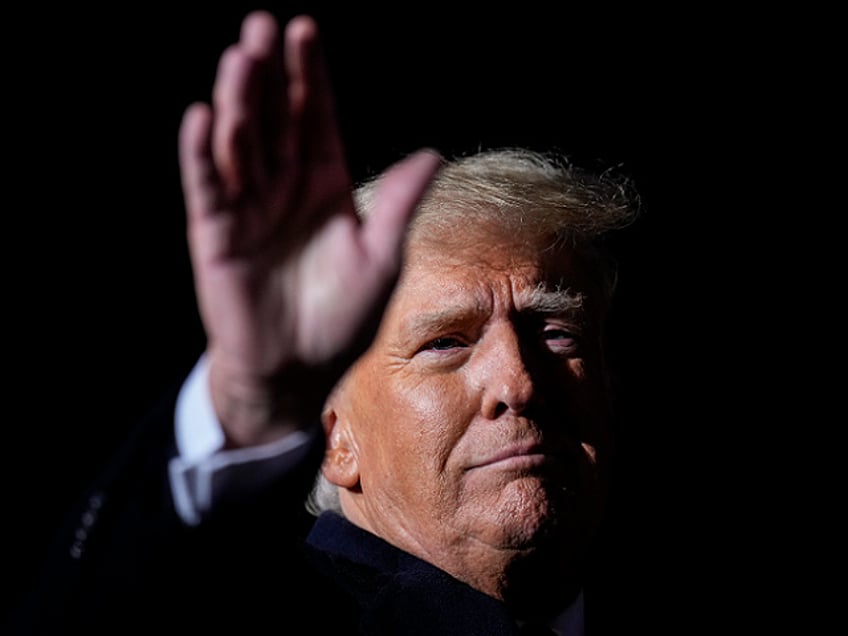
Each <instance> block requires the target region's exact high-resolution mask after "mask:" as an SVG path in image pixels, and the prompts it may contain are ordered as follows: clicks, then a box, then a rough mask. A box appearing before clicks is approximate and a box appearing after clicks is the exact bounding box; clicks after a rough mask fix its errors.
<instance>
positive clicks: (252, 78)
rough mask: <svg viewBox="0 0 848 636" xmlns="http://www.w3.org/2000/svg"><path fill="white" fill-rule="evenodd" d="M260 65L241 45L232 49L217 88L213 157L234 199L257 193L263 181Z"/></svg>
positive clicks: (226, 54)
mask: <svg viewBox="0 0 848 636" xmlns="http://www.w3.org/2000/svg"><path fill="white" fill-rule="evenodd" d="M260 66H261V65H260V63H258V62H257V61H256V60H254V59H253V58H252V57H251V56H250V55H248V54H247V53H246V51H245V50H244V49H243V48H242V47H241V46H240V45H234V46H231V47H230V48H228V49H227V50H226V51H225V52H224V54H223V55H222V56H221V60H220V63H219V65H218V74H217V77H216V79H215V85H214V88H213V93H212V103H213V107H214V113H215V118H214V121H213V127H212V155H213V157H214V159H215V163H216V165H217V168H218V172H219V174H220V176H221V181H222V183H223V184H224V187H225V190H226V192H227V194H228V196H229V197H230V198H231V200H235V199H237V198H239V197H241V196H243V195H244V194H245V193H247V192H249V191H250V190H251V189H254V190H255V189H256V188H257V187H259V183H261V181H262V178H263V175H262V172H261V167H260V166H261V152H260V150H259V145H260V144H259V142H258V139H257V137H258V134H259V133H258V126H257V123H256V121H255V119H256V111H257V108H258V104H259V102H260V96H261V95H260V94H259V93H260V91H259V86H260V77H259V75H260V73H261V69H260Z"/></svg>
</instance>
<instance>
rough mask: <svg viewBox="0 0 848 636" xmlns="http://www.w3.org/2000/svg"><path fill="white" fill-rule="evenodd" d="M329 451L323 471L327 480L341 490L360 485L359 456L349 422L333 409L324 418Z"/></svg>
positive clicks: (322, 466)
mask: <svg viewBox="0 0 848 636" xmlns="http://www.w3.org/2000/svg"><path fill="white" fill-rule="evenodd" d="M321 419H322V422H323V425H324V434H325V435H326V439H327V450H326V451H325V453H324V461H323V463H322V464H321V471H322V472H323V473H324V477H326V478H327V480H328V481H329V482H330V483H332V484H334V485H336V486H339V487H340V488H355V487H356V486H357V485H358V484H359V456H358V453H357V448H356V443H355V440H354V439H353V436H352V435H351V431H350V426H349V425H348V423H347V420H345V419H344V418H340V417H339V416H338V414H337V413H336V412H335V411H334V410H333V409H332V408H329V409H326V410H325V411H324V414H323V416H322V418H321Z"/></svg>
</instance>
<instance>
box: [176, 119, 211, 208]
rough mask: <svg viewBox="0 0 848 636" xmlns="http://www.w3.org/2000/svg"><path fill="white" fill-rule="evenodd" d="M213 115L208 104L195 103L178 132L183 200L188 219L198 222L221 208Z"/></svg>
mask: <svg viewBox="0 0 848 636" xmlns="http://www.w3.org/2000/svg"><path fill="white" fill-rule="evenodd" d="M211 124H212V113H211V112H210V110H209V107H208V106H207V105H206V104H201V103H197V104H192V105H191V106H189V107H188V108H187V109H186V111H185V113H184V114H183V119H182V121H181V122H180V129H179V137H178V140H179V144H178V146H179V147H178V150H179V162H180V178H181V183H182V189H183V198H184V200H185V204H186V212H187V214H188V215H189V217H190V218H189V220H190V221H191V220H199V219H201V218H203V217H204V216H206V215H208V214H211V213H212V212H214V211H215V210H218V209H220V207H221V203H222V201H221V182H220V179H219V178H218V173H217V171H216V170H215V163H214V161H213V159H212V150H211V142H210V130H211Z"/></svg>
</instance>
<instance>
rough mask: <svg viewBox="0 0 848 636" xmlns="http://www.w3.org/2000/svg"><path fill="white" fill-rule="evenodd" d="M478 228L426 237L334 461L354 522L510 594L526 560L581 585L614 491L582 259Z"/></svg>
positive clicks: (327, 467)
mask: <svg viewBox="0 0 848 636" xmlns="http://www.w3.org/2000/svg"><path fill="white" fill-rule="evenodd" d="M475 236H476V234H475V233H474V232H471V233H470V235H469V236H468V241H467V242H466V243H465V247H464V248H461V249H457V248H456V247H455V246H451V248H450V249H444V250H439V249H438V248H437V247H436V246H435V245H433V244H429V243H428V244H426V245H418V244H416V243H415V242H414V241H413V243H412V244H411V246H410V249H409V253H408V260H407V266H406V268H405V270H404V273H403V275H402V277H401V279H400V282H399V285H398V287H397V288H396V290H395V293H394V296H393V297H392V300H391V301H390V304H389V307H388V309H387V311H386V314H385V316H384V319H383V322H382V325H381V327H380V330H379V331H378V333H377V337H376V339H375V341H374V343H373V345H372V346H371V348H370V349H369V350H368V351H367V352H366V353H365V355H364V356H363V357H362V358H361V359H360V360H359V361H358V362H357V364H356V365H355V366H354V367H353V369H352V370H351V371H350V373H349V374H348V376H347V377H346V378H345V379H344V381H343V382H342V384H341V385H340V387H339V389H338V390H337V391H336V392H335V394H334V395H333V396H332V397H331V399H330V400H329V402H328V409H327V410H326V412H325V426H326V429H327V433H328V439H329V443H330V448H329V451H328V454H327V458H326V460H325V464H324V472H325V475H326V476H327V477H328V478H329V479H330V481H331V482H333V483H335V484H337V485H338V486H340V487H341V488H342V489H343V490H342V504H343V507H344V510H345V514H346V515H347V516H348V517H349V518H350V519H351V520H352V521H353V522H354V523H356V524H358V525H360V526H362V527H364V528H366V529H368V530H370V531H371V532H373V533H375V534H377V535H379V536H381V537H383V538H385V539H387V540H388V541H389V542H391V543H393V544H395V545H397V546H399V547H401V548H404V549H406V550H408V551H409V552H411V553H413V554H416V555H418V556H419V557H421V558H423V559H425V560H428V561H430V562H432V563H435V564H436V565H438V566H440V567H441V568H443V569H445V570H446V571H448V572H450V573H452V574H453V575H454V576H456V577H457V578H459V579H461V580H464V581H466V582H468V583H470V584H472V585H473V586H475V587H477V588H478V589H482V590H483V591H485V592H487V593H489V594H491V595H493V596H495V597H497V598H501V599H507V598H508V597H509V594H510V590H509V585H510V582H507V581H506V580H505V578H504V576H503V575H504V573H505V572H508V571H510V570H511V569H513V568H514V567H515V566H516V565H517V564H520V563H522V562H530V561H531V560H533V559H536V560H537V561H538V562H539V564H542V563H543V564H544V565H543V567H544V568H546V567H550V568H551V571H552V572H556V573H557V574H556V577H558V579H559V580H560V581H562V582H563V585H564V586H566V587H567V586H568V585H569V583H568V579H569V573H572V574H575V575H576V573H577V569H578V567H579V561H580V558H581V551H582V549H583V548H584V547H585V542H586V539H587V537H588V536H590V535H591V531H592V529H593V527H594V524H595V522H596V516H597V514H598V509H597V505H598V502H599V501H600V500H602V498H603V497H602V492H601V491H602V490H603V477H602V475H601V471H602V468H603V467H602V466H599V465H598V461H603V458H604V452H605V450H606V448H605V444H606V438H607V433H608V432H607V424H608V422H607V418H606V409H605V407H603V406H602V405H603V404H605V403H606V401H605V393H604V391H605V384H604V382H603V370H602V360H601V350H600V346H599V340H598V333H597V332H596V331H593V325H594V324H596V320H597V316H594V315H593V300H594V298H595V293H594V288H593V287H592V285H591V283H590V282H589V279H587V278H584V277H583V276H581V269H580V265H581V263H580V260H579V259H578V258H577V257H576V256H575V255H574V254H571V253H569V252H568V251H567V250H563V251H550V250H547V251H546V250H544V249H542V248H543V245H542V244H540V243H531V244H530V245H526V244H524V245H520V244H517V243H516V241H515V240H514V239H511V238H510V237H501V238H500V241H495V242H494V244H491V243H489V244H487V249H486V250H480V249H479V243H477V242H476V241H475ZM489 240H490V241H491V234H490V235H489ZM540 554H544V555H546V556H545V559H538V558H537V557H538V556H539V555H540ZM538 567H539V565H534V566H533V567H532V568H529V570H528V572H527V576H530V574H531V572H532V574H533V575H534V576H535V575H537V574H539V571H538ZM543 580H544V581H545V583H544V585H545V586H550V585H551V583H550V581H551V579H550V578H549V579H547V580H545V579H543ZM533 587H534V588H535V587H538V585H534V586H533Z"/></svg>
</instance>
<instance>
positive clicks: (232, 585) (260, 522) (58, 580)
mask: <svg viewBox="0 0 848 636" xmlns="http://www.w3.org/2000/svg"><path fill="white" fill-rule="evenodd" d="M175 396H176V391H175V392H174V395H171V396H168V398H167V399H165V400H164V401H163V403H162V404H161V405H160V407H159V408H158V409H156V410H155V411H154V412H153V413H151V415H150V417H148V418H147V419H146V420H145V421H144V422H142V425H141V427H140V428H139V429H138V432H137V434H136V435H135V436H134V437H133V439H131V440H130V442H129V444H128V445H127V447H126V448H125V449H124V450H123V452H122V453H120V454H119V455H118V456H117V457H116V458H115V461H114V463H112V465H111V466H110V467H109V469H108V470H107V471H105V473H104V475H103V477H102V479H100V480H99V481H98V482H97V483H96V484H94V485H93V487H92V488H91V489H90V491H88V492H87V493H86V494H85V495H84V496H83V497H82V499H81V501H80V505H79V506H78V507H77V508H76V509H75V510H74V511H73V514H71V516H70V518H69V523H68V525H67V527H66V528H64V529H63V531H62V532H61V533H60V535H59V537H58V540H57V542H56V545H55V548H54V551H53V552H52V553H51V555H50V556H49V558H48V560H47V564H46V569H45V575H44V577H43V579H42V582H41V585H40V586H39V588H38V589H37V590H35V592H34V594H33V595H32V598H31V599H30V601H29V602H28V603H26V604H25V605H24V606H23V607H22V608H21V612H20V614H19V616H18V617H17V619H16V621H17V622H16V624H15V632H13V633H20V634H65V633H67V634H105V633H109V634H154V633H161V632H162V631H163V630H164V629H167V630H168V632H169V633H179V632H177V631H172V630H179V629H184V630H186V631H185V632H184V633H186V634H190V633H209V634H216V633H232V634H251V633H256V634H265V633H280V634H301V633H303V634H307V633H309V634H324V633H328V634H329V633H333V634H357V633H362V634H427V635H430V636H432V635H433V634H461V635H463V636H471V635H474V634H480V635H486V636H497V635H500V634H505V635H506V634H512V633H514V629H515V628H514V626H513V623H512V621H511V620H510V617H509V616H508V614H507V612H506V611H505V609H504V607H503V606H502V605H501V604H500V603H499V602H497V601H495V600H494V599H492V598H490V597H488V596H485V595H483V594H481V593H479V592H477V591H476V590H474V589H472V588H470V587H469V586H467V585H465V584H464V583H461V582H460V581H458V580H456V579H454V578H453V577H451V576H449V575H448V574H447V573H445V572H443V571H441V570H439V569H437V568H435V567H433V566H431V565H430V564H428V563H426V562H424V561H421V560H420V559H418V558H416V557H414V556H412V555H410V554H407V553H405V552H403V551H400V550H398V549H397V548H395V547H393V546H391V545H389V544H388V543H386V542H385V541H383V540H382V539H380V538H378V537H376V536H374V535H372V534H370V533H368V532H365V531H363V530H361V529H359V528H357V527H355V526H353V525H352V524H350V523H349V522H347V521H345V520H344V519H342V518H341V517H338V516H337V515H333V514H325V515H324V516H322V517H321V518H319V519H318V520H317V522H315V520H314V519H313V518H312V517H311V516H310V515H309V514H308V513H307V512H306V511H305V509H304V506H303V501H304V499H305V496H306V494H307V492H308V490H309V488H310V487H311V485H312V480H313V477H314V475H315V471H316V470H317V468H318V466H319V463H320V460H321V455H322V453H323V447H322V446H321V445H320V444H316V445H315V448H313V449H311V452H310V454H309V457H308V459H307V460H306V461H304V462H303V463H302V465H301V466H300V467H299V468H298V469H297V470H296V471H295V472H294V473H293V474H291V475H289V476H287V477H286V479H285V480H283V481H281V483H278V484H275V485H274V486H273V487H270V488H268V489H266V490H263V492H259V493H255V495H254V496H253V497H252V498H247V499H240V500H238V501H224V502H221V505H220V506H218V507H217V508H216V511H215V513H214V515H213V516H211V517H210V518H209V519H208V520H206V521H204V522H203V523H202V524H200V525H199V526H197V527H187V526H185V525H184V524H183V523H182V522H181V521H180V520H179V518H178V517H177V515H176V512H175V510H174V507H173V503H172V500H171V493H170V487H169V482H168V474H167V462H168V459H169V458H170V457H172V456H173V453H174V452H175V445H174V440H173V416H172V414H173V407H174V398H175ZM313 523H314V527H313ZM304 537H307V540H306V541H304ZM592 598H593V597H592V596H591V595H589V596H587V612H588V611H589V609H590V608H591V607H592V606H593V603H592V602H591V601H592ZM589 619H591V616H589ZM589 619H587V620H589ZM590 626H594V627H595V630H596V631H593V632H592V634H593V636H594V634H598V633H601V626H600V624H599V623H597V622H592V623H590ZM201 630H203V631H201ZM604 631H605V633H606V630H604Z"/></svg>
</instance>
